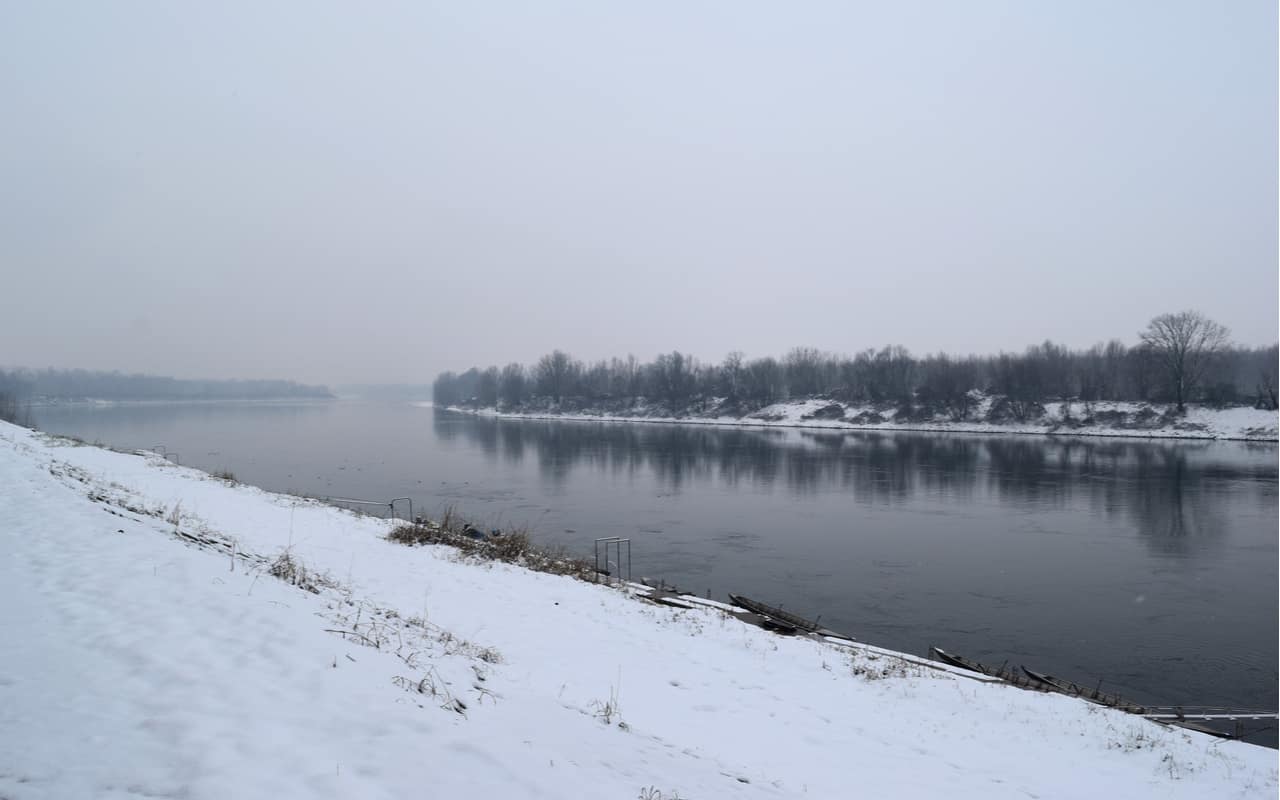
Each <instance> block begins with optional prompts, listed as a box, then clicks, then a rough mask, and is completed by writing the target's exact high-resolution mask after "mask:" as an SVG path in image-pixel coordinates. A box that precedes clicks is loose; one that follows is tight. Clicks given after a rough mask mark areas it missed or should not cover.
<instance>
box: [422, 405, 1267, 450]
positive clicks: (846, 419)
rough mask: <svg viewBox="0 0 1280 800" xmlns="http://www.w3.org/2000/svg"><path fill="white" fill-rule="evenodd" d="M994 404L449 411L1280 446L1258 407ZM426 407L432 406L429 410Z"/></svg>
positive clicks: (624, 419) (471, 409)
mask: <svg viewBox="0 0 1280 800" xmlns="http://www.w3.org/2000/svg"><path fill="white" fill-rule="evenodd" d="M992 400H993V399H992V398H991V397H987V396H983V397H978V398H975V403H974V407H973V409H972V411H971V412H970V413H969V414H968V415H967V416H966V419H964V420H962V421H955V420H951V419H949V418H947V417H945V416H944V415H937V416H934V417H931V418H928V419H920V418H911V419H900V418H898V414H897V412H896V411H895V410H894V409H893V408H888V407H871V406H857V405H845V404H840V403H834V402H832V401H830V400H796V401H789V402H784V403H775V404H773V405H771V406H768V407H766V408H762V409H760V410H759V411H756V412H754V413H751V414H747V415H745V416H741V417H735V416H721V415H717V414H716V413H715V412H714V411H713V412H709V413H707V414H698V413H689V414H686V415H682V416H679V417H674V416H671V415H670V414H668V413H666V412H664V411H663V410H661V409H650V408H646V407H643V406H640V407H637V408H635V409H630V410H627V411H625V412H619V411H616V410H611V411H606V410H600V409H586V410H578V411H563V412H561V411H554V412H552V411H515V412H510V411H499V410H497V409H494V408H480V409H477V408H472V407H456V406H451V407H450V410H453V411H461V412H466V413H471V414H479V415H483V416H496V417H509V418H518V419H564V420H592V421H605V422H655V423H681V424H696V425H727V426H751V427H787V428H836V429H846V430H881V431H937V432H943V433H1020V434H1038V435H1048V436H1122V437H1132V438H1144V439H1153V438H1154V439H1234V440H1241V441H1262V442H1275V441H1278V440H1280V414H1278V413H1277V412H1275V411H1266V410H1262V409H1256V408H1247V407H1234V408H1210V407H1207V406H1193V407H1189V408H1188V409H1187V413H1186V415H1185V416H1181V417H1176V418H1175V417H1174V416H1173V415H1171V414H1168V413H1167V412H1168V409H1166V408H1164V407H1153V406H1150V405H1147V404H1145V403H1130V402H1098V403H1090V404H1085V403H1080V402H1071V403H1050V404H1048V405H1047V406H1046V407H1045V411H1044V414H1043V415H1042V416H1040V417H1039V418H1037V419H1035V420H1029V421H1027V422H1016V421H1012V420H1007V421H1002V422H989V421H985V420H987V419H988V416H989V411H990V407H991V404H992ZM422 405H430V404H429V403H424V404H422Z"/></svg>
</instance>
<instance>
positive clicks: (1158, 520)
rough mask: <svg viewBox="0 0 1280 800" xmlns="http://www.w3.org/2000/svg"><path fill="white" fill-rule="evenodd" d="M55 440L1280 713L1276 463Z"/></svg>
mask: <svg viewBox="0 0 1280 800" xmlns="http://www.w3.org/2000/svg"><path fill="white" fill-rule="evenodd" d="M35 417H36V423H37V424H38V425H39V426H40V427H41V428H43V429H45V430H49V431H52V432H56V433H68V434H74V435H77V436H80V437H81V438H84V439H85V440H87V441H90V442H92V441H95V440H96V441H100V442H102V443H104V444H109V445H114V446H118V447H128V448H135V447H154V446H157V445H163V446H164V447H166V448H168V449H169V450H170V451H177V452H178V453H179V457H180V459H181V461H182V463H183V464H186V465H190V466H197V467H201V468H204V469H209V470H214V469H229V470H232V471H233V472H234V473H235V474H236V475H237V477H239V478H240V479H241V480H243V481H246V482H249V483H254V484H257V485H260V486H263V487H266V488H269V489H274V490H282V491H298V492H304V493H308V494H312V495H321V496H346V497H357V498H370V499H389V498H392V497H398V496H411V497H413V498H414V504H415V508H418V509H425V510H426V511H427V512H428V513H432V514H438V513H439V512H440V511H441V510H442V509H443V508H445V507H446V506H449V505H453V506H456V507H457V508H458V509H459V510H460V511H462V512H463V513H464V514H465V515H467V516H469V517H471V518H473V519H476V520H478V521H481V522H483V523H485V524H487V525H490V526H500V527H505V526H507V525H509V524H518V525H522V524H527V525H529V526H530V527H531V528H532V530H533V531H534V534H535V536H536V537H537V538H538V539H540V540H542V541H544V542H547V543H555V544H564V545H566V546H568V547H569V548H571V549H572V550H573V551H574V552H576V553H578V554H582V555H584V556H588V557H589V556H590V555H591V552H592V544H591V542H592V540H593V539H594V538H596V537H602V536H623V537H629V538H631V539H632V541H633V544H632V547H633V557H634V574H635V576H636V577H639V576H641V575H644V576H648V577H651V578H663V579H665V580H666V581H667V582H669V583H674V584H676V585H678V586H680V587H681V588H683V589H685V590H687V591H694V592H696V593H698V594H705V593H706V592H708V591H709V592H710V593H711V595H712V596H713V597H718V598H722V599H723V598H724V596H725V594H726V593H727V592H735V593H739V594H745V595H748V596H750V597H753V598H756V599H759V600H762V601H764V602H767V603H770V604H774V605H780V606H783V607H785V608H786V609H788V610H791V611H794V612H795V613H798V614H801V615H804V616H808V617H816V616H818V615H821V618H822V622H823V623H824V624H826V625H828V626H830V627H831V628H833V629H836V630H841V631H844V632H846V633H849V634H851V635H853V636H856V637H858V638H859V639H862V640H863V641H867V642H871V643H874V644H879V645H882V646H885V647H891V648H895V649H899V650H906V651H910V652H915V653H925V652H926V651H927V649H928V647H929V646H930V645H933V644H937V645H939V646H941V647H944V648H946V649H949V650H953V651H955V652H959V653H962V654H965V655H969V656H971V657H975V658H979V659H982V660H984V661H992V662H995V663H1000V662H1003V661H1005V660H1006V659H1007V660H1008V661H1009V662H1010V663H1011V664H1018V663H1025V664H1026V665H1028V666H1030V667H1032V668H1033V669H1040V670H1042V671H1046V672H1051V673H1054V674H1058V675H1062V676H1065V677H1071V678H1075V679H1076V680H1078V681H1080V682H1082V683H1089V684H1090V685H1092V684H1095V683H1097V681H1098V680H1099V679H1101V680H1102V681H1103V684H1102V685H1103V688H1104V689H1106V688H1110V690H1111V691H1113V692H1120V693H1122V694H1126V695H1130V696H1132V697H1133V698H1135V699H1137V700H1139V701H1145V702H1149V703H1165V704H1167V703H1187V704H1197V705H1206V704H1208V705H1226V706H1235V707H1248V708H1260V709H1268V708H1269V709H1272V710H1274V709H1275V708H1276V706H1277V513H1278V512H1277V448H1276V447H1275V446H1274V445H1256V444H1244V443H1237V442H1159V441H1146V440H1122V439H1089V438H1078V439H1069V438H1051V437H1037V436H986V435H963V434H953V435H939V434H918V433H897V434H885V433H870V432H866V433H838V432H829V431H799V430H781V429H773V430H760V429H720V428H707V427H699V426H693V425H688V426H686V425H650V424H607V423H581V422H542V421H511V420H495V419H484V418H476V417H471V416H466V415H460V414H453V413H448V412H439V411H434V410H432V409H430V408H421V407H415V406H411V405H406V404H373V403H362V402H332V403H312V404H298V405H273V404H243V405H237V404H218V405H129V406H108V407H89V406H61V407H51V408H44V409H36V410H35ZM1274 738H1275V737H1274V734H1273V733H1272V734H1264V735H1263V736H1262V737H1261V739H1258V740H1257V741H1269V742H1270V743H1272V744H1274Z"/></svg>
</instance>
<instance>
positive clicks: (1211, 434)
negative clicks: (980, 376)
mask: <svg viewBox="0 0 1280 800" xmlns="http://www.w3.org/2000/svg"><path fill="white" fill-rule="evenodd" d="M814 404H815V401H798V402H794V403H780V404H776V405H775V406H771V407H769V408H770V409H775V408H779V407H789V410H790V411H792V412H796V413H792V414H784V415H783V416H782V417H781V418H780V419H758V418H757V419H750V418H748V417H743V418H732V417H696V416H689V417H662V416H624V415H618V414H605V413H603V412H599V413H593V412H591V411H580V412H570V413H564V414H556V413H549V412H512V411H499V410H497V409H494V408H464V407H460V406H448V407H446V408H444V409H443V410H446V411H453V412H457V413H460V414H470V415H472V416H480V417H493V418H499V419H525V420H544V421H561V422H612V423H617V422H623V423H648V424H656V425H702V426H708V427H724V428H756V429H766V428H787V429H801V430H803V429H812V430H822V431H878V432H882V433H884V432H888V433H893V432H903V433H961V434H968V435H1006V434H1016V435H1021V436H1055V437H1091V438H1102V439H1142V440H1148V441H1149V440H1153V439H1169V440H1187V441H1229V442H1252V443H1255V444H1280V431H1278V430H1277V427H1280V415H1278V414H1277V412H1274V411H1265V410H1259V409H1252V408H1249V409H1239V408H1235V409H1202V408H1197V409H1194V412H1197V413H1198V415H1199V416H1201V417H1204V416H1209V417H1222V416H1226V415H1228V414H1231V413H1232V412H1241V411H1244V412H1251V413H1249V414H1248V415H1247V416H1249V417H1254V418H1257V420H1258V421H1261V420H1267V421H1269V422H1270V427H1269V428H1265V429H1262V430H1260V431H1259V433H1258V434H1249V433H1248V431H1250V430H1257V429H1258V428H1257V427H1251V428H1240V427H1238V426H1237V427H1235V429H1234V430H1233V429H1232V426H1231V425H1230V423H1229V422H1228V423H1227V424H1226V425H1223V427H1222V428H1218V429H1205V430H1177V429H1173V428H1152V429H1147V430H1141V429H1137V430H1135V429H1123V428H1114V427H1107V426H1102V425H1092V426H1079V427H1065V426H1064V424H1063V423H1062V422H1057V423H1055V422H1052V421H1050V422H1043V423H1025V424H1019V425H1014V424H1001V423H989V422H946V421H938V422H906V423H895V422H892V421H886V422H881V423H874V424H864V423H856V422H840V421H835V420H820V419H801V418H800V417H801V416H803V411H805V410H808V409H809V408H810V407H812V406H813V405H814ZM415 405H419V406H422V407H437V406H434V404H432V403H415ZM818 405H825V402H819V403H818ZM766 410H768V409H762V410H761V411H759V412H756V413H757V414H760V413H763V412H764V411H766ZM1236 415H1237V416H1238V413H1237V414H1236ZM1268 415H1269V417H1268Z"/></svg>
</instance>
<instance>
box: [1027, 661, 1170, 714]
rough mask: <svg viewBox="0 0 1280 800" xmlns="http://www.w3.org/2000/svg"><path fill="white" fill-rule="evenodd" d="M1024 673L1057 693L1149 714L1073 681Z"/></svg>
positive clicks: (1041, 673) (1134, 705)
mask: <svg viewBox="0 0 1280 800" xmlns="http://www.w3.org/2000/svg"><path fill="white" fill-rule="evenodd" d="M1022 671H1023V672H1025V673H1026V674H1027V675H1028V677H1030V678H1032V679H1033V680H1037V681H1040V682H1041V683H1043V684H1045V685H1046V686H1048V687H1049V688H1050V689H1052V690H1053V691H1055V692H1061V693H1062V694H1068V695H1071V696H1072V697H1081V698H1084V699H1085V700H1088V701H1089V702H1091V703H1097V704H1098V705H1103V706H1107V707H1109V708H1118V709H1120V710H1121V711H1127V712H1129V713H1130V714H1145V713H1146V712H1147V709H1146V708H1145V707H1144V706H1142V705H1140V704H1138V703H1135V702H1133V701H1132V700H1128V699H1126V698H1124V697H1121V696H1120V695H1118V694H1111V693H1110V692H1104V691H1102V690H1101V689H1098V688H1093V689H1090V688H1089V687H1087V686H1081V685H1079V684H1077V683H1074V682H1072V681H1068V680H1063V679H1062V678H1055V677H1054V676H1052V675H1046V674H1044V673H1043V672H1036V671H1035V670H1032V669H1028V668H1026V667H1025V666H1024V667H1023V668H1022Z"/></svg>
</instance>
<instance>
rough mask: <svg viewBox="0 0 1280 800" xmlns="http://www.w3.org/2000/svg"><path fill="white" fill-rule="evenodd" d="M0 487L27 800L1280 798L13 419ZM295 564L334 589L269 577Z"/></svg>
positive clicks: (961, 696) (828, 656)
mask: <svg viewBox="0 0 1280 800" xmlns="http://www.w3.org/2000/svg"><path fill="white" fill-rule="evenodd" d="M0 487H3V488H0V530H3V532H4V536H5V538H6V541H5V548H6V551H7V552H6V557H5V558H4V559H3V560H0V592H2V593H3V604H0V608H2V609H3V612H0V613H2V615H3V616H2V620H3V625H4V631H5V634H6V635H5V636H4V637H2V638H0V797H4V798H7V799H8V800H25V798H52V797H58V798H62V797H106V798H114V797H134V796H150V797H185V798H205V797H210V798H212V797H218V798H222V797H267V796H269V797H272V798H275V799H276V800H285V799H287V798H294V797H361V798H379V797H388V798H390V797H406V796H415V797H463V796H466V797H470V796H490V797H495V798H521V797H616V798H635V797H638V796H644V794H643V793H644V792H646V791H649V792H650V794H649V796H651V797H653V798H654V800H657V798H659V797H660V798H664V799H665V800H670V798H672V797H676V796H678V797H683V798H709V797H734V798H739V797H740V798H754V797H793V796H795V797H799V796H809V797H823V798H827V797H848V796H850V795H851V793H852V792H854V788H853V787H856V794H858V795H867V796H873V797H875V796H881V797H901V796H908V797H914V796H924V795H926V794H933V793H945V794H946V795H947V796H949V797H958V798H969V797H973V798H977V797H981V798H983V799H984V800H989V799H990V798H1004V797H1009V798H1013V797H1018V798H1021V797H1027V796H1036V797H1041V798H1053V797H1093V796H1103V795H1105V796H1112V797H1125V798H1147V797H1150V798H1167V797H1173V798H1197V797H1207V796H1213V797H1274V796H1275V793H1276V791H1277V770H1276V753H1275V752H1274V751H1271V750H1266V749H1263V748H1259V747H1254V746H1251V745H1247V744H1242V743H1238V742H1221V741H1218V740H1215V739H1211V738H1208V737H1204V736H1201V735H1199V734H1195V733H1191V732H1186V731H1181V730H1176V729H1168V728H1163V727H1160V726H1157V725H1155V724H1154V723H1150V722H1146V721H1144V720H1141V719H1138V718H1135V717H1131V716H1127V715H1124V714H1122V713H1119V712H1115V711H1112V710H1109V709H1103V708H1099V707H1096V706H1091V705H1088V704H1085V703H1083V702H1081V701H1077V700H1072V699H1069V698H1065V697H1060V696H1051V695H1043V694H1035V693H1030V692H1024V691H1021V690H1018V689H1014V688H1011V687H1007V686H1002V685H992V684H989V683H984V682H981V681H977V680H971V679H969V678H967V677H965V676H964V674H963V673H962V672H961V671H957V670H942V669H936V668H934V666H933V665H931V664H930V663H929V662H927V661H924V660H923V659H919V658H917V657H911V658H910V660H902V659H900V658H899V657H898V656H897V654H893V653H891V652H889V651H884V650H879V649H875V648H868V647H863V646H861V645H856V644H852V645H851V644H847V643H836V642H825V643H824V642H818V641H814V640H811V639H787V638H783V637H780V636H776V635H773V634H770V633H767V632H765V631H763V630H760V629H758V628H755V627H752V626H749V625H746V624H744V623H742V622H740V621H739V620H737V619H735V618H733V617H731V616H729V615H727V614H726V613H724V611H722V610H721V609H718V608H713V607H699V608H695V609H694V610H689V611H682V610H677V609H672V608H666V607H661V606H657V605H653V604H651V603H647V602H645V601H643V600H641V599H639V598H638V597H636V596H635V594H634V593H633V592H631V591H628V590H624V589H616V588H609V587H604V586H596V585H591V584H586V583H581V582H578V581H574V580H572V579H569V578H564V577H559V576H553V575H547V574H542V573H535V572H530V571H528V570H525V569H522V568H519V567H515V566H509V565H503V564H495V563H492V562H485V563H478V562H474V561H469V560H467V559H466V558H464V557H462V556H461V555H459V554H458V553H457V552H456V551H454V550H451V549H450V548H447V547H417V548H408V547H405V546H403V545H398V544H393V543H390V542H387V541H385V540H384V539H383V538H382V536H383V535H384V534H385V533H386V532H387V530H388V523H387V522H385V521H382V520H376V519H371V518H364V517H359V516H356V515H353V514H351V513H349V512H345V511H341V510H338V509H334V508H330V507H326V506H322V505H319V504H316V503H314V502H311V501H308V500H303V499H299V498H294V497H289V496H284V495H275V494H269V493H266V492H263V491H261V490H258V489H256V488H253V487H248V486H242V485H231V484H228V483H227V482H224V481H221V480H217V479H214V478H212V477H210V476H208V475H205V474H204V473H201V472H198V471H195V470H191V469H187V468H182V467H178V466H175V465H173V464H171V463H168V462H166V461H164V460H163V459H161V458H159V457H157V456H154V455H131V454H122V453H116V452H111V451H108V450H103V449H99V448H94V447H88V446H74V445H72V444H71V443H69V442H67V441H65V440H59V439H55V438H52V437H46V436H44V435H42V434H37V433H33V432H30V431H26V430H24V429H20V428H17V427H14V426H10V425H6V424H3V423H0ZM172 520H176V521H177V524H176V525H175V524H174V523H173V521H172ZM195 540H199V541H198V542H197V541H195ZM285 550H288V552H289V553H290V555H291V557H292V558H293V559H295V560H296V561H298V562H301V563H302V564H304V565H305V566H306V568H307V569H308V570H309V571H311V573H312V574H313V575H315V574H319V575H320V576H321V577H320V578H313V579H311V580H312V581H313V582H314V583H315V584H316V585H315V590H314V592H313V591H309V590H306V589H304V588H299V587H298V586H294V585H291V584H290V583H287V582H285V581H283V580H280V579H278V578H276V577H273V576H272V575H271V574H270V572H269V570H268V568H267V567H268V565H269V564H271V563H273V562H274V561H275V559H276V558H277V556H278V555H279V554H280V553H281V552H283V551H285ZM369 643H377V644H378V647H376V648H375V647H373V646H370V644H369ZM922 644H923V643H922ZM940 644H944V643H940ZM886 673H887V674H886ZM418 688H421V689H422V690H423V691H421V692H420V691H418ZM458 701H461V704H459V702H458Z"/></svg>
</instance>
